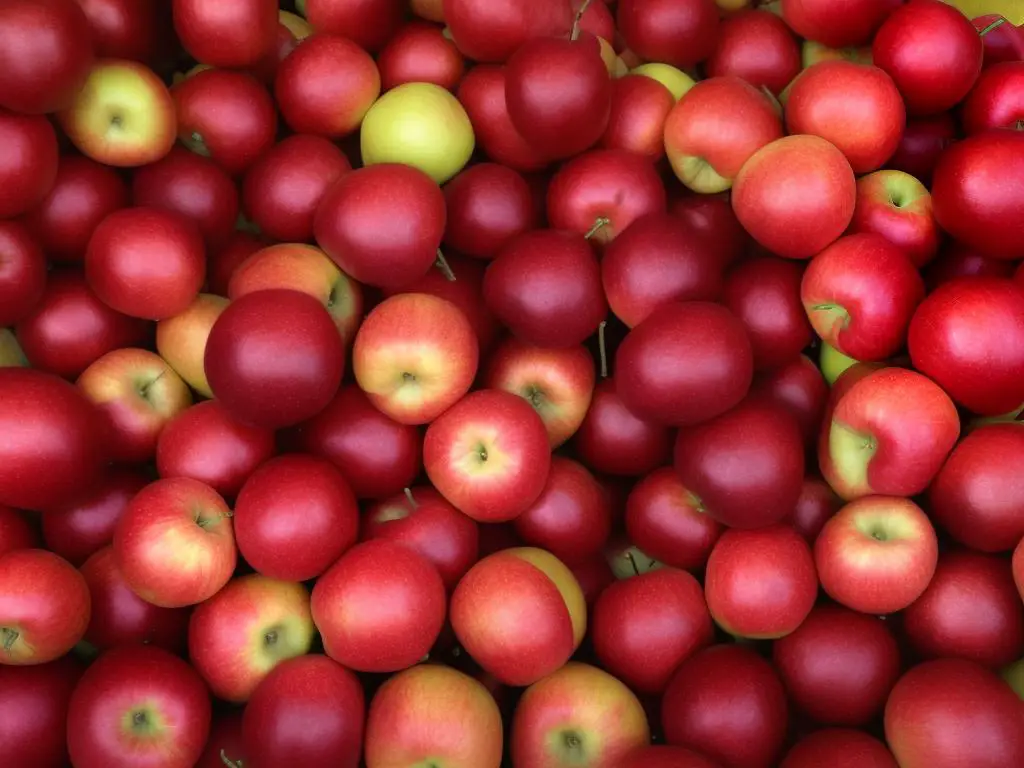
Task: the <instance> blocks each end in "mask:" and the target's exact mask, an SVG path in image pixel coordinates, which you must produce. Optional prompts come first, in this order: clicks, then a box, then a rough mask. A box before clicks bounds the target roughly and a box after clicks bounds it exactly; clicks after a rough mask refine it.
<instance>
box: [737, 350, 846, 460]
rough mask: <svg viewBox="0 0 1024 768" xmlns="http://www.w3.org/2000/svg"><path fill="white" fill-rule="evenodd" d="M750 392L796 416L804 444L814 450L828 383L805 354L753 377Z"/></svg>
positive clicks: (827, 391)
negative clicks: (765, 398) (763, 397)
mask: <svg viewBox="0 0 1024 768" xmlns="http://www.w3.org/2000/svg"><path fill="white" fill-rule="evenodd" d="M751 392H756V393H758V394H761V395H764V396H765V397H767V398H768V399H770V400H773V401H775V402H776V403H778V404H779V405H781V406H783V407H784V408H786V409H788V410H789V412H790V413H792V414H793V415H794V416H796V419H797V422H798V423H799V424H800V431H801V433H802V434H803V436H804V445H805V446H807V447H808V448H809V449H812V450H813V449H814V448H815V447H816V446H817V444H818V435H819V434H820V433H821V421H822V417H823V415H824V413H825V401H826V400H827V399H828V393H829V388H828V382H826V381H825V377H824V376H823V375H822V373H821V370H820V369H819V368H818V366H817V365H815V364H814V361H812V360H811V359H810V358H809V357H807V356H806V355H799V356H798V357H797V358H796V359H794V360H792V361H791V362H789V363H787V364H785V365H783V366H781V367H779V368H776V369H774V370H771V371H763V372H761V373H759V374H758V375H757V376H755V377H754V383H753V385H752V386H751Z"/></svg>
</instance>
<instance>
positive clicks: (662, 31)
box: [615, 0, 718, 69]
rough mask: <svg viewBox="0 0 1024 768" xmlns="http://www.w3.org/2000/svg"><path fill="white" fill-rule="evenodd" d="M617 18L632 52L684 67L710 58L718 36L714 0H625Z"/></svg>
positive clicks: (653, 59)
mask: <svg viewBox="0 0 1024 768" xmlns="http://www.w3.org/2000/svg"><path fill="white" fill-rule="evenodd" d="M615 18H616V21H617V22H618V28H619V32H620V34H621V35H622V37H623V40H624V41H625V43H626V46H627V47H628V48H629V49H630V50H631V51H634V52H635V53H636V54H637V55H639V56H640V57H641V58H643V59H646V60H647V61H658V62H662V63H665V64H671V65H672V66H674V67H679V68H680V69H685V68H686V67H692V66H693V65H694V64H697V63H698V62H701V61H704V59H706V58H708V56H710V55H711V52H712V50H714V45H715V39H716V38H717V36H718V7H717V6H716V5H715V3H714V0H682V2H679V1H678V0H622V2H620V3H619V5H618V10H617V13H616V17H615Z"/></svg>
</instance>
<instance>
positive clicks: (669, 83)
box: [630, 62, 695, 101]
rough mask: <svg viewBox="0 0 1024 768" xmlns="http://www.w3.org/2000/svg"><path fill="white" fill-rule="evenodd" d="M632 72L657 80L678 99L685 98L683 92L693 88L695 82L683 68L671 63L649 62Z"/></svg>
mask: <svg viewBox="0 0 1024 768" xmlns="http://www.w3.org/2000/svg"><path fill="white" fill-rule="evenodd" d="M630 74H633V75H643V76H644V77H649V78H651V79H652V80H657V81H658V82H659V83H661V84H662V85H664V86H665V87H666V88H668V89H669V91H671V92H672V95H673V96H674V97H675V100H676V101H679V100H680V99H681V98H683V94H685V93H686V92H687V91H688V90H690V89H691V88H693V86H694V84H695V81H694V79H693V78H692V77H690V76H689V75H688V74H686V73H685V72H683V71H682V70H681V69H676V68H675V67H673V66H672V65H671V64H660V63H658V62H648V63H647V64H641V65H640V66H639V67H634V68H633V69H632V70H631V72H630Z"/></svg>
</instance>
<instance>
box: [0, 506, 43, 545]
mask: <svg viewBox="0 0 1024 768" xmlns="http://www.w3.org/2000/svg"><path fill="white" fill-rule="evenodd" d="M39 542H40V537H39V533H38V532H37V530H36V528H35V527H34V526H32V525H29V522H28V516H27V515H25V514H23V513H21V512H19V511H18V510H16V509H11V508H10V507H5V506H0V556H2V555H5V554H7V553H8V552H13V551H14V550H16V549H35V548H37V547H38V546H39Z"/></svg>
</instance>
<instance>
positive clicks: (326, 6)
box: [299, 0, 405, 52]
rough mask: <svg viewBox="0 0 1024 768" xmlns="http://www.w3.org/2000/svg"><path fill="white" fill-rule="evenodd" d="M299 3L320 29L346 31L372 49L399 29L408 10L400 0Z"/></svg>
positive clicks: (375, 48) (308, 1)
mask: <svg viewBox="0 0 1024 768" xmlns="http://www.w3.org/2000/svg"><path fill="white" fill-rule="evenodd" d="M299 7H300V8H301V9H302V12H303V15H304V16H305V17H306V18H307V19H308V20H309V23H310V24H312V25H313V26H314V27H315V28H316V29H317V30H322V31H325V32H331V33H333V34H337V35H344V36H345V37H347V38H349V39H350V40H353V41H355V42H356V43H357V44H358V45H360V46H362V47H363V48H366V49H367V50H368V51H371V52H377V51H379V50H380V49H381V47H382V46H384V44H385V43H387V41H388V40H390V39H391V38H392V37H393V36H394V35H395V34H396V33H397V32H398V31H399V29H400V26H401V24H402V20H403V17H404V10H405V4H404V3H403V2H401V0H358V2H349V1H348V0H304V2H302V4H301V5H300V6H299Z"/></svg>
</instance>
